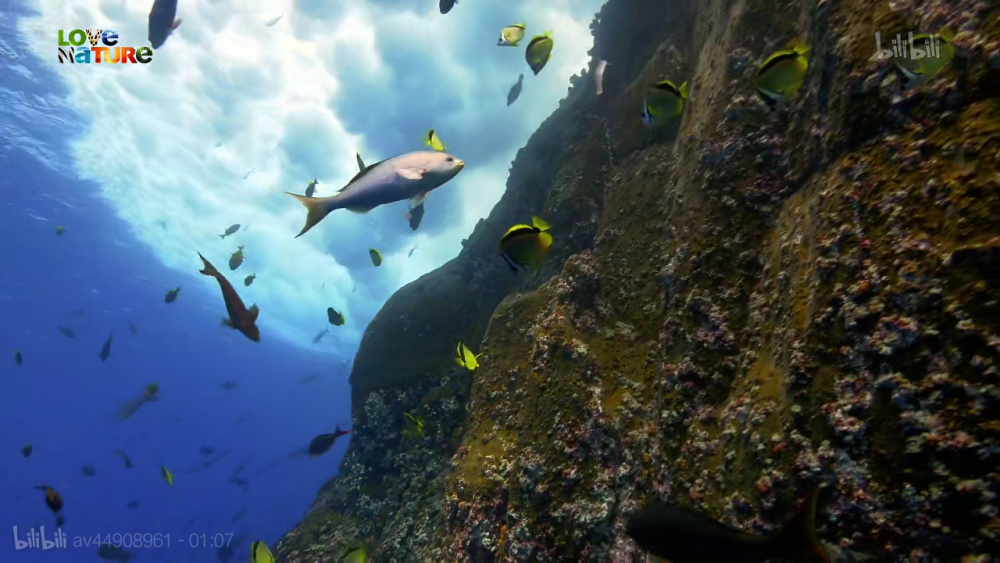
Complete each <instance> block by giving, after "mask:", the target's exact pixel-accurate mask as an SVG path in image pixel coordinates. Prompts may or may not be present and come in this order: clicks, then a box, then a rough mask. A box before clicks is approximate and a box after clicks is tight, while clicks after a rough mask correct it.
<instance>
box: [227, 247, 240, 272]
mask: <svg viewBox="0 0 1000 563" xmlns="http://www.w3.org/2000/svg"><path fill="white" fill-rule="evenodd" d="M242 263H243V247H242V246H237V247H236V252H234V253H233V255H232V256H230V257H229V269H230V270H235V269H236V268H239V267H240V264H242Z"/></svg>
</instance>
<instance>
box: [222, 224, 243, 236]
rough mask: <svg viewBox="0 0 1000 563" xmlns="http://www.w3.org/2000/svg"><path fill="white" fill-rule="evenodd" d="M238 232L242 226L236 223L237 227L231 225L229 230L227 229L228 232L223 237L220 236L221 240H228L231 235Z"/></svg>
mask: <svg viewBox="0 0 1000 563" xmlns="http://www.w3.org/2000/svg"><path fill="white" fill-rule="evenodd" d="M238 230H240V224H239V223H236V224H235V225H230V226H229V228H228V229H226V232H224V233H222V234H221V235H219V238H226V237H228V236H229V235H231V234H233V233H235V232H236V231H238Z"/></svg>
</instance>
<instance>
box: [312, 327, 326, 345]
mask: <svg viewBox="0 0 1000 563" xmlns="http://www.w3.org/2000/svg"><path fill="white" fill-rule="evenodd" d="M328 332H330V327H326V328H325V329H324V330H323V332H321V333H319V334H317V335H316V337H315V338H313V344H318V343H319V341H320V340H323V337H324V336H326V333H328Z"/></svg>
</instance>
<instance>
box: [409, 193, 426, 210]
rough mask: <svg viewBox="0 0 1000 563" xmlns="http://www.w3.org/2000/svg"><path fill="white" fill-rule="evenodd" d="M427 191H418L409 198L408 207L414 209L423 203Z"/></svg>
mask: <svg viewBox="0 0 1000 563" xmlns="http://www.w3.org/2000/svg"><path fill="white" fill-rule="evenodd" d="M428 194H429V192H420V193H419V194H417V195H415V196H413V197H411V198H410V209H416V208H418V207H420V206H421V205H423V204H424V201H425V200H426V199H427V196H428Z"/></svg>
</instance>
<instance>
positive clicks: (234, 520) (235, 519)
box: [229, 508, 250, 524]
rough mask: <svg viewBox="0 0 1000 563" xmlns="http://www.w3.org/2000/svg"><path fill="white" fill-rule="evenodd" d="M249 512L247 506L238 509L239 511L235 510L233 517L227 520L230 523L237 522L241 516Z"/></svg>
mask: <svg viewBox="0 0 1000 563" xmlns="http://www.w3.org/2000/svg"><path fill="white" fill-rule="evenodd" d="M249 513H250V509H249V508H244V509H242V510H240V511H239V512H237V513H236V514H234V515H233V517H232V518H231V519H230V520H229V522H230V523H232V524H235V523H237V522H239V521H240V520H242V519H243V517H244V516H246V515H247V514H249Z"/></svg>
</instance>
